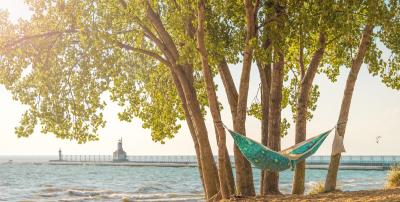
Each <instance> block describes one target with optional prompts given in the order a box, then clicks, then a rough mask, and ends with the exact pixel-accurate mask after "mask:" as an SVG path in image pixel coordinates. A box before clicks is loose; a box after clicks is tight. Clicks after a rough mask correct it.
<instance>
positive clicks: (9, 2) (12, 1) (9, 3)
mask: <svg viewBox="0 0 400 202" xmlns="http://www.w3.org/2000/svg"><path fill="white" fill-rule="evenodd" d="M0 9H2V10H8V12H9V13H10V19H11V21H12V22H16V21H17V20H18V19H20V18H22V19H29V17H30V16H31V15H32V11H30V10H29V8H28V6H27V5H26V3H25V1H24V0H0Z"/></svg>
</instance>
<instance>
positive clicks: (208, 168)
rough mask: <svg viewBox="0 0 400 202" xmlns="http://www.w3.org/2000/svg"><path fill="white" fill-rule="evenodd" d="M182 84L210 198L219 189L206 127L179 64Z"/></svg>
mask: <svg viewBox="0 0 400 202" xmlns="http://www.w3.org/2000/svg"><path fill="white" fill-rule="evenodd" d="M174 70H175V73H176V74H177V76H178V79H179V81H180V84H181V85H182V89H183V92H184V94H185V99H186V102H187V105H188V108H189V113H190V117H191V118H192V121H193V123H194V126H195V129H196V131H197V140H198V143H199V146H200V159H201V164H202V170H203V180H204V184H205V188H206V198H207V199H210V198H212V197H213V196H215V195H216V194H217V193H218V191H219V180H218V172H217V168H216V165H215V161H214V156H213V154H212V151H211V147H210V142H209V141H208V132H207V128H206V125H205V122H204V119H203V116H202V114H201V110H200V104H199V102H198V100H197V95H196V91H195V89H194V86H193V85H190V81H189V79H188V78H187V77H186V74H185V73H184V71H183V70H182V68H181V67H180V66H177V68H175V69H174Z"/></svg>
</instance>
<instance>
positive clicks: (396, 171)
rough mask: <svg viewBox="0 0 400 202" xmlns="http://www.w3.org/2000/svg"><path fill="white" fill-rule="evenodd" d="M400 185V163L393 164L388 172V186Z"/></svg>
mask: <svg viewBox="0 0 400 202" xmlns="http://www.w3.org/2000/svg"><path fill="white" fill-rule="evenodd" d="M396 187H400V165H395V166H392V167H391V168H390V170H389V172H388V176H387V181H386V188H396Z"/></svg>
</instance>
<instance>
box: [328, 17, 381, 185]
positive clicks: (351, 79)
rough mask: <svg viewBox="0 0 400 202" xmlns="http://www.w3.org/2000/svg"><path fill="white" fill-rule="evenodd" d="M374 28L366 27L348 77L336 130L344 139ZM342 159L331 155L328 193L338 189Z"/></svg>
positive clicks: (338, 155)
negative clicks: (358, 77)
mask: <svg viewBox="0 0 400 202" xmlns="http://www.w3.org/2000/svg"><path fill="white" fill-rule="evenodd" d="M373 28H374V27H373V26H372V25H366V26H365V28H364V31H363V33H362V36H361V41H360V44H359V46H358V53H357V55H356V58H355V59H354V60H353V62H352V65H351V69H350V73H349V76H348V77H347V81H346V87H345V89H344V93H343V99H342V105H341V108H340V114H339V120H338V125H337V128H336V130H337V133H338V135H339V136H342V137H344V134H345V131H346V125H347V119H348V117H349V111H350V104H351V99H352V97H353V92H354V86H355V84H356V80H357V76H358V72H359V71H360V68H361V65H362V63H363V60H364V57H365V54H366V52H367V48H368V45H369V44H370V42H371V38H372V37H371V35H372V31H373ZM340 157H341V154H340V153H339V154H336V155H334V154H332V155H331V161H330V163H329V169H328V174H327V176H326V181H325V191H326V192H330V191H334V190H335V189H336V178H337V172H338V170H339V164H340Z"/></svg>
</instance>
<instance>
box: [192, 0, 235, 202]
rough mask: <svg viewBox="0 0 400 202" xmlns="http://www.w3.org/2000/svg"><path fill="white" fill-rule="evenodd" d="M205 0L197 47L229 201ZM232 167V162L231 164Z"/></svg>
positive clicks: (200, 10)
mask: <svg viewBox="0 0 400 202" xmlns="http://www.w3.org/2000/svg"><path fill="white" fill-rule="evenodd" d="M205 4H206V3H205V0H200V1H199V3H198V28H197V47H198V50H199V52H200V56H201V57H200V58H201V63H202V67H203V77H204V81H205V83H206V89H207V97H208V102H209V107H210V111H211V116H212V118H213V121H214V127H215V131H216V135H217V143H218V167H219V169H218V177H219V183H220V193H221V197H222V199H228V198H229V197H230V196H231V194H232V193H231V192H230V187H229V181H228V167H229V168H230V169H231V166H228V161H227V159H226V157H227V148H226V134H225V129H224V127H223V124H222V121H221V114H220V111H219V106H218V99H217V94H216V92H215V84H214V81H213V76H212V73H211V68H210V66H209V63H208V55H207V50H206V46H205V33H204V32H205V31H204V29H205V28H204V21H205ZM229 165H230V162H229Z"/></svg>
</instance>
